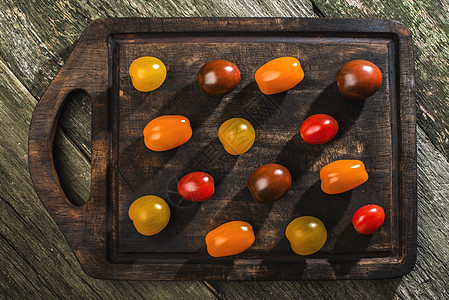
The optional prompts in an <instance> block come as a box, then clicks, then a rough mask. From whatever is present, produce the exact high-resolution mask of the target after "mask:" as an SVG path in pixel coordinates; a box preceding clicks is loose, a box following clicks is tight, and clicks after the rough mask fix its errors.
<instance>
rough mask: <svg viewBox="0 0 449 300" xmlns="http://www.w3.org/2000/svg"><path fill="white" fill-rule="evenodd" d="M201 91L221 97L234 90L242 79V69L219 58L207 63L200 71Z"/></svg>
mask: <svg viewBox="0 0 449 300" xmlns="http://www.w3.org/2000/svg"><path fill="white" fill-rule="evenodd" d="M197 77H198V83H199V85H200V89H201V91H203V92H204V93H205V94H207V95H209V96H215V97H220V96H224V95H226V94H229V93H230V92H232V91H233V90H234V89H235V88H236V87H237V85H238V84H239V81H240V70H239V68H237V66H236V65H234V64H233V63H232V62H230V61H227V60H223V59H218V60H213V61H210V62H208V63H206V64H205V65H204V66H202V67H201V69H200V70H199V71H198V76H197Z"/></svg>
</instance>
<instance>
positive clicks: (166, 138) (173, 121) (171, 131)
mask: <svg viewBox="0 0 449 300" xmlns="http://www.w3.org/2000/svg"><path fill="white" fill-rule="evenodd" d="M143 137H144V142H145V146H147V147H148V148H149V149H151V150H153V151H166V150H170V149H173V148H176V147H178V146H181V145H182V144H184V143H186V142H187V141H188V140H190V138H191V137H192V128H191V127H190V121H189V119H187V118H186V117H184V116H178V115H166V116H160V117H157V118H155V119H153V120H151V121H150V122H149V123H148V124H147V126H145V128H144V129H143Z"/></svg>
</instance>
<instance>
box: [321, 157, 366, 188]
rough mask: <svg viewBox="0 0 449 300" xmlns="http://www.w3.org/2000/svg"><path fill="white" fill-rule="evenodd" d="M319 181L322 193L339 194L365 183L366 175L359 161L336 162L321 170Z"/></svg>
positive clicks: (363, 166)
mask: <svg viewBox="0 0 449 300" xmlns="http://www.w3.org/2000/svg"><path fill="white" fill-rule="evenodd" d="M320 179H321V189H322V190H323V192H325V193H326V194H340V193H344V192H347V191H349V190H352V189H353V188H355V187H357V186H359V185H361V184H362V183H364V182H365V181H367V180H368V173H367V172H366V170H365V165H364V164H363V162H361V161H360V160H336V161H334V162H331V163H330V164H328V165H326V166H324V167H323V168H322V169H321V171H320Z"/></svg>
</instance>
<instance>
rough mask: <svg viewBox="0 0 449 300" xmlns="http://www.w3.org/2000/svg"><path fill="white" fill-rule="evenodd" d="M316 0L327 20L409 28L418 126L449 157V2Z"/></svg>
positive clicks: (421, 0) (445, 0) (419, 0)
mask: <svg viewBox="0 0 449 300" xmlns="http://www.w3.org/2000/svg"><path fill="white" fill-rule="evenodd" d="M313 1H314V3H315V4H316V6H317V8H318V9H319V10H320V11H321V12H322V13H323V14H324V16H326V17H331V18H373V19H392V20H396V21H399V22H402V23H403V24H405V25H406V26H408V28H409V29H410V31H411V32H412V36H413V39H414V43H415V64H416V96H417V120H418V124H419V125H420V127H421V128H422V129H423V130H424V132H425V133H426V134H427V135H428V136H429V138H430V140H431V141H432V143H433V144H434V145H435V147H436V148H437V149H438V150H439V151H441V152H442V153H443V154H444V156H445V157H446V158H449V109H448V95H449V85H448V84H447V83H448V82H449V72H448V64H447V61H448V60H449V44H448V43H447V40H448V36H449V27H448V25H447V24H448V22H449V14H448V9H449V2H448V1H447V0H443V1H426V0H407V1H399V0H394V1H377V0H337V1H335V0H313Z"/></svg>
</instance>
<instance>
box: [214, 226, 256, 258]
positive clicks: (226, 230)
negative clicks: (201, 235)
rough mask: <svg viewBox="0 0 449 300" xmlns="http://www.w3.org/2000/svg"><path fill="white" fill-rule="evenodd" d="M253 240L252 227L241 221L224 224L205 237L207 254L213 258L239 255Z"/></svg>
mask: <svg viewBox="0 0 449 300" xmlns="http://www.w3.org/2000/svg"><path fill="white" fill-rule="evenodd" d="M254 240H255V236H254V231H253V227H252V226H251V225H250V224H249V223H247V222H243V221H231V222H228V223H225V224H223V225H221V226H219V227H217V228H215V229H214V230H212V231H210V232H209V233H208V234H207V235H206V245H207V252H208V253H209V254H210V255H211V256H213V257H221V256H229V255H234V254H239V253H242V252H243V251H245V250H246V249H248V248H249V247H250V246H251V245H252V244H253V243H254Z"/></svg>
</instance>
